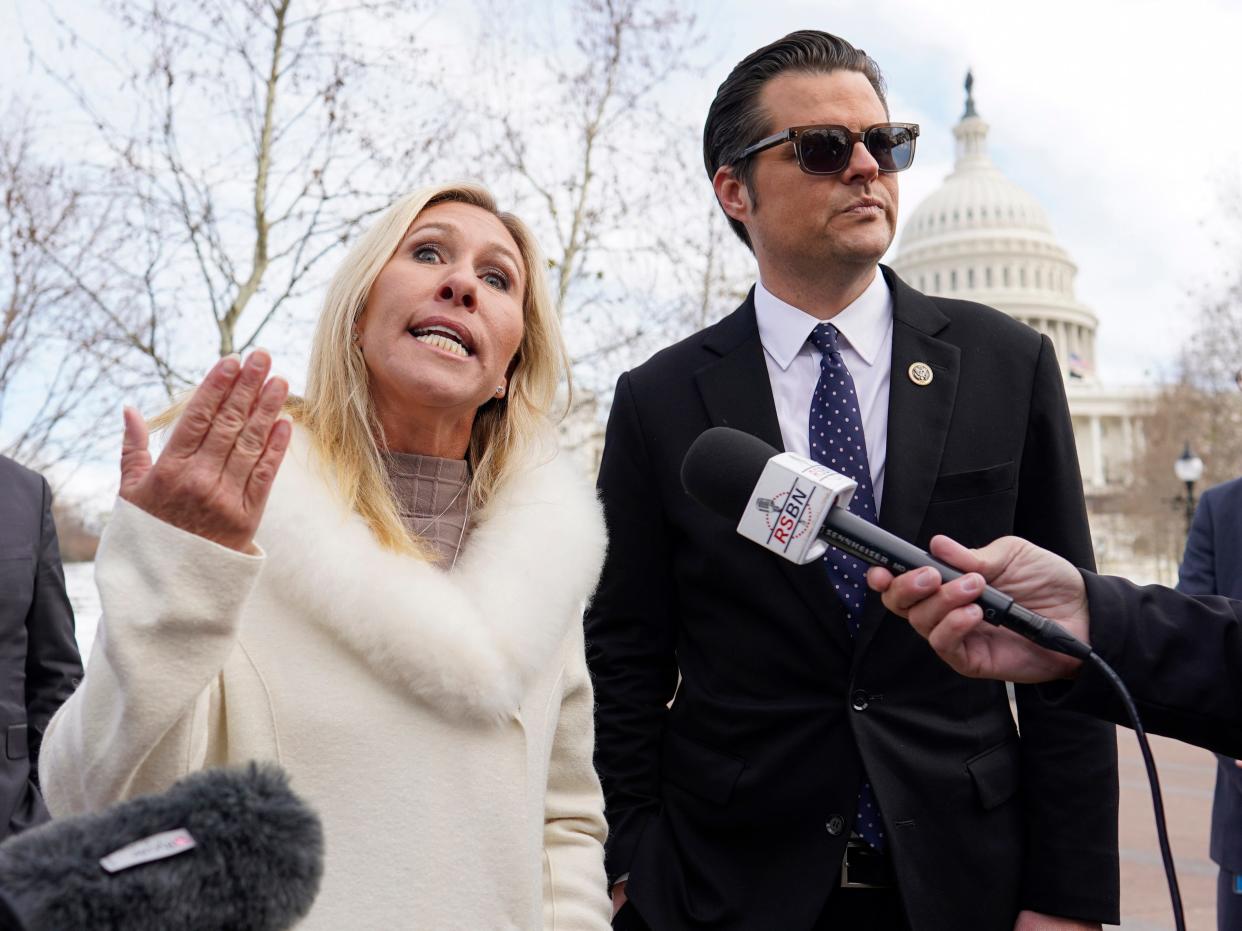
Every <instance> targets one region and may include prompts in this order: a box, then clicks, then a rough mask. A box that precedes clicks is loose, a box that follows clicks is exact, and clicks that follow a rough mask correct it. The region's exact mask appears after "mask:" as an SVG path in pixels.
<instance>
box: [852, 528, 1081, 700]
mask: <svg viewBox="0 0 1242 931" xmlns="http://www.w3.org/2000/svg"><path fill="white" fill-rule="evenodd" d="M931 550H932V553H933V555H935V556H936V557H938V558H939V559H942V560H944V561H945V562H947V563H951V564H953V565H955V566H960V567H961V568H962V569H964V570H966V571H967V573H968V574H967V575H963V576H961V577H959V578H957V579H954V580H952V581H950V582H942V581H941V578H940V574H939V573H938V572H936V571H935V570H932V569H916V570H914V571H912V572H907V573H905V574H903V575H898V576H894V575H893V574H892V573H891V572H889V571H888V570H887V569H883V568H880V567H878V566H877V567H873V568H871V569H870V570H868V572H867V584H868V585H870V586H871V587H872V588H873V589H875V590H876V591H877V592H880V597H881V600H882V601H883V602H884V607H886V608H888V610H890V611H892V612H893V613H894V614H896V615H898V616H899V617H904V618H906V619H907V620H908V621H909V622H910V625H911V626H912V627H913V628H914V629H915V630H917V631H918V632H919V633H920V634H922V635H923V636H924V637H925V638H927V642H928V643H929V644H930V645H931V647H932V649H933V650H935V651H936V653H937V655H938V656H939V657H940V658H941V659H942V660H944V661H945V662H946V663H948V664H949V666H951V667H952V668H953V669H954V670H955V671H957V672H958V673H960V674H962V675H964V676H971V677H973V678H978V679H1005V680H1007V681H1009V682H1048V681H1050V680H1053V679H1064V678H1067V677H1070V676H1073V675H1074V674H1075V673H1077V672H1078V669H1079V668H1080V667H1081V666H1082V661H1081V660H1079V659H1075V658H1073V657H1069V656H1065V655H1063V654H1061V653H1053V652H1052V651H1050V650H1046V649H1044V648H1043V647H1040V646H1038V645H1036V644H1035V643H1032V642H1031V641H1030V640H1027V639H1026V638H1024V637H1021V636H1019V635H1018V634H1015V633H1014V632H1013V631H1010V630H1006V629H1004V628H1002V627H995V626H993V625H991V624H985V623H983V611H982V609H980V607H979V606H978V605H977V604H976V603H975V602H976V600H977V599H978V598H979V594H980V592H981V591H982V590H983V587H984V583H985V580H986V582H987V584H990V585H992V586H994V587H995V588H999V589H1001V590H1003V591H1005V592H1006V593H1008V594H1011V595H1012V596H1013V597H1014V598H1015V599H1016V600H1018V601H1021V602H1022V603H1023V604H1024V605H1026V606H1027V607H1028V608H1030V609H1031V610H1032V611H1037V612H1039V613H1040V614H1042V615H1043V616H1044V617H1047V618H1049V619H1050V620H1053V621H1056V622H1057V623H1058V624H1060V625H1061V626H1062V627H1064V628H1065V629H1066V630H1067V631H1068V632H1069V633H1070V634H1072V635H1073V636H1074V637H1076V638H1078V639H1079V640H1082V641H1083V642H1084V643H1088V645H1089V640H1088V616H1087V600H1086V588H1085V587H1084V585H1083V581H1082V576H1081V575H1079V573H1078V570H1077V569H1075V568H1074V567H1073V566H1072V565H1070V564H1069V563H1068V562H1066V561H1065V560H1064V559H1062V558H1061V557H1060V556H1057V555H1056V554H1054V553H1050V552H1048V551H1047V550H1042V549H1040V548H1039V547H1037V546H1035V545H1033V544H1031V543H1027V542H1026V541H1025V540H1021V539H1019V538H1017V537H1002V538H1001V539H999V540H996V541H994V542H992V543H989V544H988V545H987V546H984V547H980V548H979V549H977V550H971V549H967V548H966V547H964V546H962V545H961V544H960V543H958V542H957V541H956V540H952V539H950V538H949V537H945V536H937V537H933V538H932V541H931Z"/></svg>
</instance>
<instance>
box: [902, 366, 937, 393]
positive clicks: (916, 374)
mask: <svg viewBox="0 0 1242 931" xmlns="http://www.w3.org/2000/svg"><path fill="white" fill-rule="evenodd" d="M906 374H907V375H909V376H910V381H912V382H914V383H915V384H916V385H918V386H919V387H920V388H926V387H927V386H928V385H930V384H931V383H932V370H931V366H930V365H928V364H927V363H926V362H911V363H910V368H908V369H907V370H906Z"/></svg>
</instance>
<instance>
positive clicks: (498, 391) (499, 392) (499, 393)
mask: <svg viewBox="0 0 1242 931" xmlns="http://www.w3.org/2000/svg"><path fill="white" fill-rule="evenodd" d="M504 396H505V386H504V385H497V386H496V397H498V398H503V397H504Z"/></svg>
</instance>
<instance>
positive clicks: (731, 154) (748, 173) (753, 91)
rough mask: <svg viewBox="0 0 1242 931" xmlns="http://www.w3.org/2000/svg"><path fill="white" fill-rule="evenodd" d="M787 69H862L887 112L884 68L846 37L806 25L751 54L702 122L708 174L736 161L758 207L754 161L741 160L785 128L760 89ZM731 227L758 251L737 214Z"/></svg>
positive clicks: (822, 71) (819, 71)
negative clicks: (774, 120)
mask: <svg viewBox="0 0 1242 931" xmlns="http://www.w3.org/2000/svg"><path fill="white" fill-rule="evenodd" d="M787 71H793V72H805V73H808V74H828V73H830V72H833V71H857V72H858V73H859V74H862V75H864V76H865V77H866V78H867V80H868V81H870V82H871V86H872V87H873V88H875V93H876V96H877V97H879V98H880V103H881V104H883V105H884V112H885V113H886V114H887V112H888V100H887V99H886V97H885V94H884V76H883V75H882V74H880V66H879V65H877V64H876V63H875V61H874V60H872V59H871V58H870V57H869V56H868V55H867V53H866V52H864V51H863V50H862V49H857V48H854V46H852V45H850V44H849V43H848V42H846V41H845V40H844V39H841V38H838V37H837V36H834V35H831V34H830V33H827V32H820V31H819V30H818V29H802V30H799V31H798V32H791V33H790V34H789V35H787V36H785V38H783V39H778V40H777V41H775V42H773V43H772V44H771V45H765V46H764V47H763V48H761V49H759V50H758V51H755V52H751V53H750V54H749V55H747V56H746V57H745V58H743V59H742V60H741V61H739V62H738V63H737V65H736V66H735V67H734V69H733V70H732V71H731V72H729V76H728V77H727V78H725V79H724V83H723V84H721V85H720V87H719V88H718V89H717V90H716V98H715V99H714V100H713V101H712V105H711V107H709V108H708V111H707V121H706V122H705V123H704V124H703V164H704V165H705V166H706V168H707V177H708V178H714V177H715V176H716V169H718V168H719V167H720V166H721V165H736V166H737V167H736V174H737V177H738V179H739V180H741V181H742V183H743V184H745V185H746V189H747V190H748V191H749V192H750V197H751V201H752V202H753V203H754V204H756V205H758V203H759V195H758V192H757V191H756V190H755V186H754V168H753V165H754V163H753V162H752V161H751V159H750V158H745V159H742V160H741V162H738V157H739V156H740V155H741V154H742V152H743V151H745V149H746V147H747V146H748V145H751V144H753V143H755V142H758V141H759V140H760V139H762V138H763V137H764V136H766V135H769V134H770V133H772V132H777V131H779V129H783V128H784V127H778V128H776V129H773V128H770V127H769V126H768V123H769V121H770V118H769V116H768V114H767V113H765V112H764V111H763V108H762V107H760V105H759V92H760V91H761V90H763V85H765V84H766V83H767V82H768V81H770V80H772V79H773V78H774V77H776V76H777V75H778V74H784V73H785V72H787ZM729 225H730V226H731V227H733V232H735V233H737V235H738V238H739V239H741V240H742V242H744V243H746V247H747V248H748V249H750V250H751V251H752V252H753V251H754V246H752V245H751V243H750V237H749V236H748V235H746V227H745V226H743V225H742V224H741V223H739V222H738V221H737V220H735V219H733V218H732V217H729Z"/></svg>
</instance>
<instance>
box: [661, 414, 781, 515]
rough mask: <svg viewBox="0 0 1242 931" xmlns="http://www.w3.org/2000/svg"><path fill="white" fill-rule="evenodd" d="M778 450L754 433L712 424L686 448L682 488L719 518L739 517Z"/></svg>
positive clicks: (682, 463)
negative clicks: (752, 434) (753, 434)
mask: <svg viewBox="0 0 1242 931" xmlns="http://www.w3.org/2000/svg"><path fill="white" fill-rule="evenodd" d="M777 453H778V450H776V449H773V448H772V447H771V446H769V445H768V444H767V443H765V442H764V441H763V440H761V439H759V437H757V436H751V435H750V434H749V433H743V432H742V431H741V430H734V429H733V428H732V427H711V428H710V429H708V430H704V431H703V432H702V433H700V434H699V435H698V437H697V438H696V439H695V441H694V442H693V443H691V444H690V448H689V449H688V450H686V457H685V459H683V460H682V462H681V484H682V487H683V488H685V489H686V493H687V494H688V495H690V497H691V498H693V499H694V500H695V501H697V502H699V504H701V505H703V506H704V507H706V508H708V509H709V510H712V511H715V512H716V513H717V514H719V515H720V516H721V517H727V518H729V519H730V520H733V521H737V520H740V519H741V517H742V514H743V513H744V512H745V511H746V505H747V504H748V503H749V501H750V496H751V495H752V494H753V493H754V491H755V485H757V484H758V482H759V476H760V475H762V474H763V468H764V466H765V465H767V462H768V460H769V459H771V458H772V457H773V456H775V455H776V454H777Z"/></svg>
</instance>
